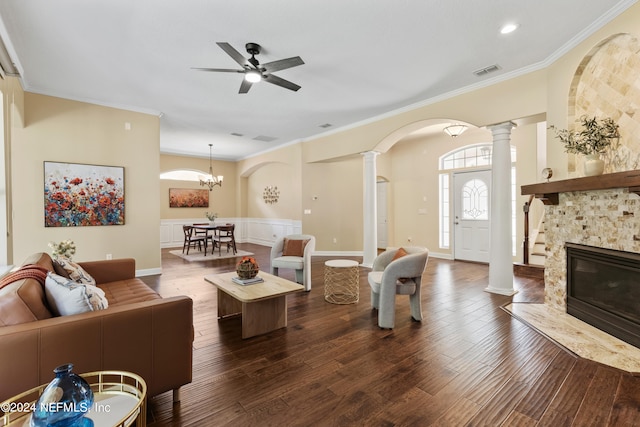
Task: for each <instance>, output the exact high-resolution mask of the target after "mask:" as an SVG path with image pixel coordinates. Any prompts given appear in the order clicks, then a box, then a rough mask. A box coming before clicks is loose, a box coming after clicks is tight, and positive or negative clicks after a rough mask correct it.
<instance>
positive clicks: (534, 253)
mask: <svg viewBox="0 0 640 427" xmlns="http://www.w3.org/2000/svg"><path fill="white" fill-rule="evenodd" d="M531 255H532V256H533V255H535V256H543V257H546V256H547V253H546V252H537V251H535V252H531Z"/></svg>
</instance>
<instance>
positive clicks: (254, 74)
mask: <svg viewBox="0 0 640 427" xmlns="http://www.w3.org/2000/svg"><path fill="white" fill-rule="evenodd" d="M244 79H245V80H246V81H248V82H251V83H258V82H259V81H260V80H262V75H261V74H260V73H259V72H258V71H255V70H251V71H247V72H246V73H245V74H244Z"/></svg>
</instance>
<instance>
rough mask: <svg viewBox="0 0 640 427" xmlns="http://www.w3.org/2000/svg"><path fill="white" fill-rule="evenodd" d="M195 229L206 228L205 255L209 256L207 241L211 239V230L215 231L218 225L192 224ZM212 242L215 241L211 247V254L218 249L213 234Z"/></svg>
mask: <svg viewBox="0 0 640 427" xmlns="http://www.w3.org/2000/svg"><path fill="white" fill-rule="evenodd" d="M192 227H193V229H194V230H204V231H205V236H204V256H207V242H208V241H209V231H213V232H214V233H215V230H217V229H218V226H217V225H216V224H193V225H192ZM211 243H213V248H211V255H213V252H214V251H215V249H216V244H215V241H214V240H213V236H212V237H211Z"/></svg>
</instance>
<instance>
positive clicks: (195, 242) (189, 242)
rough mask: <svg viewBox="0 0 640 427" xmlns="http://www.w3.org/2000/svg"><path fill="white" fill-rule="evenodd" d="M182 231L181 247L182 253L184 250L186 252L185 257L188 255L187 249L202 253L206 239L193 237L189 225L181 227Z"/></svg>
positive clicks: (191, 228)
mask: <svg viewBox="0 0 640 427" xmlns="http://www.w3.org/2000/svg"><path fill="white" fill-rule="evenodd" d="M182 231H183V232H184V244H183V245H182V253H184V250H185V249H186V250H187V255H189V249H191V248H192V247H193V248H196V247H197V248H198V250H200V251H202V244H203V243H205V247H206V237H204V236H195V235H194V234H193V227H192V226H191V225H183V226H182Z"/></svg>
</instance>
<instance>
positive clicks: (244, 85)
mask: <svg viewBox="0 0 640 427" xmlns="http://www.w3.org/2000/svg"><path fill="white" fill-rule="evenodd" d="M251 85H253V83H251V82H249V81H247V80H246V79H242V83H241V84H240V90H239V91H238V93H247V92H249V89H251Z"/></svg>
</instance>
